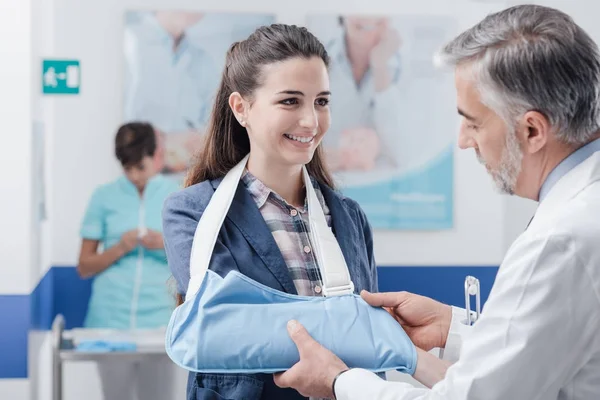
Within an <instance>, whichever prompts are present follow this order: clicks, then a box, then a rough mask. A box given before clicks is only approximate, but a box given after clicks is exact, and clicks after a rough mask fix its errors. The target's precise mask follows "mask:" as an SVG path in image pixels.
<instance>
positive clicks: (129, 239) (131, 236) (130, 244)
mask: <svg viewBox="0 0 600 400" xmlns="http://www.w3.org/2000/svg"><path fill="white" fill-rule="evenodd" d="M137 245H138V231H137V229H132V230H130V231H127V232H125V233H124V234H123V236H121V240H120V241H119V246H121V248H122V249H123V251H124V252H125V254H127V253H129V252H130V251H131V250H133V249H135V246H137Z"/></svg>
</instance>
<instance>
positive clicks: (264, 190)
mask: <svg viewBox="0 0 600 400" xmlns="http://www.w3.org/2000/svg"><path fill="white" fill-rule="evenodd" d="M242 182H243V183H244V185H245V186H246V189H247V190H248V193H250V196H251V197H252V199H253V200H254V202H255V203H256V206H257V207H258V209H259V210H260V209H261V208H262V206H264V205H265V203H266V202H267V199H268V198H269V195H270V194H271V192H272V190H271V189H269V188H268V187H267V186H265V184H264V183H262V182H261V181H260V179H258V178H257V177H255V176H254V175H252V174H251V173H250V171H248V170H247V169H246V170H244V174H243V175H242Z"/></svg>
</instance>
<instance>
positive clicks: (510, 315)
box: [336, 235, 599, 400]
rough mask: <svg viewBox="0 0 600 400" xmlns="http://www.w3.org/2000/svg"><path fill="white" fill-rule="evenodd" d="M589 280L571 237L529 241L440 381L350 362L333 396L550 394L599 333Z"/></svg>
mask: <svg viewBox="0 0 600 400" xmlns="http://www.w3.org/2000/svg"><path fill="white" fill-rule="evenodd" d="M590 281H591V280H590V278H589V273H588V271H587V269H586V267H585V265H584V264H583V263H581V262H580V261H579V259H578V257H577V252H576V251H575V244H573V243H572V242H571V241H570V240H569V239H568V238H565V237H562V236H559V235H552V236H550V235H548V236H546V237H543V238H537V239H530V240H527V241H526V243H522V244H520V245H517V246H515V247H513V249H512V250H511V252H510V254H509V255H508V256H507V258H506V259H505V261H504V263H503V265H502V267H501V269H500V272H499V273H498V276H497V278H496V282H495V284H494V288H493V289H492V293H491V294H490V297H489V299H488V302H487V303H486V306H485V311H484V313H482V314H481V317H480V319H479V321H478V322H476V323H475V325H474V326H473V327H472V329H471V331H470V332H469V334H468V336H467V337H466V340H465V341H464V342H463V344H462V349H461V351H460V358H459V360H458V362H456V363H455V364H454V365H452V366H451V367H450V368H449V369H448V371H447V373H446V376H445V378H444V379H443V380H442V381H440V382H438V383H437V384H436V385H435V386H433V388H431V389H421V388H419V389H417V388H414V387H412V386H411V385H409V384H406V383H400V382H383V381H381V380H380V379H378V378H377V377H376V376H375V375H374V374H371V373H370V372H368V371H365V370H360V369H355V370H351V371H349V372H347V373H345V374H343V375H342V376H341V377H340V378H339V379H338V381H337V383H336V393H337V398H338V399H339V400H353V399H363V398H365V399H366V398H369V399H374V400H406V399H422V400H432V399H436V400H437V399H453V400H466V399H483V398H485V399H488V400H501V399H502V400H503V399H530V400H541V399H547V398H555V397H556V396H557V395H558V393H559V391H560V390H561V388H564V387H565V386H566V384H567V382H568V381H569V379H570V377H572V375H573V374H574V373H575V372H576V371H577V370H578V369H579V368H580V367H581V365H582V363H583V362H584V360H583V359H582V358H584V357H586V354H587V353H588V351H589V349H588V346H589V343H591V342H592V341H593V338H594V335H597V330H598V328H599V327H598V325H599V323H598V321H597V320H596V321H591V320H590V315H594V309H596V312H597V307H598V306H599V304H598V300H597V298H596V297H595V292H594V288H593V286H592V283H591V282H590ZM574 293H577V295H574ZM417 368H418V367H417Z"/></svg>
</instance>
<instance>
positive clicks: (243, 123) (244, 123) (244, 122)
mask: <svg viewBox="0 0 600 400" xmlns="http://www.w3.org/2000/svg"><path fill="white" fill-rule="evenodd" d="M240 125H241V126H244V127H245V126H246V121H244V120H243V119H242V120H240Z"/></svg>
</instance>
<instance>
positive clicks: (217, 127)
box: [185, 24, 334, 187]
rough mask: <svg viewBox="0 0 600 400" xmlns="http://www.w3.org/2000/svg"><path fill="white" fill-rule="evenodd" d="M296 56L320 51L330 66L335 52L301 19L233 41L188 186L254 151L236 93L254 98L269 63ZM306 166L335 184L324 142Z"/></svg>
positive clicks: (322, 179)
mask: <svg viewBox="0 0 600 400" xmlns="http://www.w3.org/2000/svg"><path fill="white" fill-rule="evenodd" d="M296 57H300V58H304V59H310V58H312V57H319V58H320V59H322V60H323V62H324V63H325V66H326V67H328V66H329V56H328V55H327V51H326V50H325V47H324V46H323V44H322V43H321V42H320V41H319V40H318V39H317V38H316V37H315V36H314V35H313V34H312V33H310V32H309V31H308V30H307V29H306V28H304V27H298V26H295V25H284V24H273V25H269V26H262V27H260V28H258V29H256V30H255V31H254V32H253V33H252V34H251V35H250V36H249V37H248V38H247V39H246V40H243V41H241V42H236V43H233V44H232V45H231V47H229V50H228V51H227V55H226V58H225V68H224V69H223V73H222V76H221V83H220V85H219V89H218V91H217V94H216V97H215V102H214V105H213V109H212V113H211V116H210V121H209V123H208V128H207V131H206V136H205V139H204V144H203V146H202V148H201V150H200V152H199V153H198V154H197V157H196V158H197V159H196V161H195V162H194V165H193V166H192V168H191V169H190V170H189V172H188V175H187V178H186V181H185V186H186V187H187V186H191V185H194V184H196V183H199V182H202V181H205V180H208V179H217V178H221V177H223V176H225V175H226V174H227V172H229V170H230V169H231V168H233V167H234V166H235V165H236V164H237V163H239V162H240V161H241V160H242V159H243V158H244V157H245V156H246V155H247V154H248V153H249V152H250V141H249V139H248V133H247V132H246V129H245V128H244V127H243V126H241V125H240V123H239V122H238V120H237V119H236V118H235V116H234V114H233V111H232V110H231V108H230V107H229V96H230V95H231V93H233V92H238V93H240V95H242V96H243V97H244V98H246V99H249V100H250V101H251V100H252V95H253V94H254V91H255V90H256V88H258V87H259V86H260V85H261V84H262V81H263V79H264V76H263V67H264V66H265V65H269V64H273V63H277V62H282V61H286V60H289V59H292V58H296ZM306 168H307V170H308V172H309V174H310V175H311V176H313V177H314V178H315V179H316V180H317V181H318V182H319V183H321V184H325V185H328V186H329V187H334V184H333V179H332V177H331V175H330V173H329V171H328V170H327V168H326V166H325V163H324V160H323V152H322V149H321V146H319V147H318V148H317V150H316V151H315V154H314V156H313V158H312V160H311V161H310V162H309V163H308V164H307V166H306Z"/></svg>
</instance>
